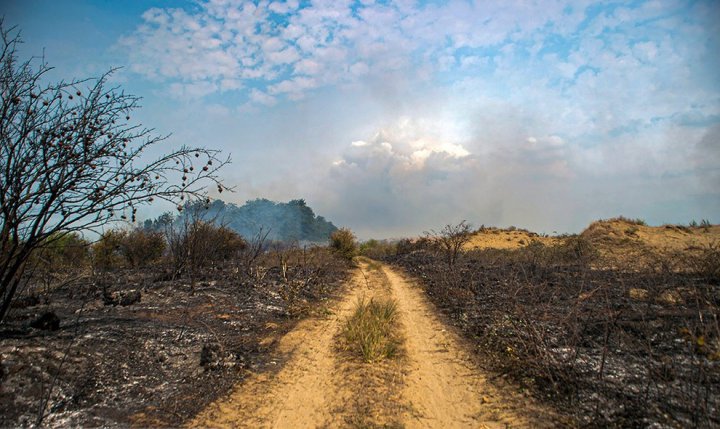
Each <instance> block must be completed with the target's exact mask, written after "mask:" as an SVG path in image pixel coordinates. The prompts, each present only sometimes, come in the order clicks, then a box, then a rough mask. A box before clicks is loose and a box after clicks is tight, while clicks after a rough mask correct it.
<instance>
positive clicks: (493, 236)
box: [465, 227, 562, 250]
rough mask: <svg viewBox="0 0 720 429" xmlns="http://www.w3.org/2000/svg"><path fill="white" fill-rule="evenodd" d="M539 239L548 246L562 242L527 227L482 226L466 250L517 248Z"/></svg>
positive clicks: (466, 246)
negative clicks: (502, 227)
mask: <svg viewBox="0 0 720 429" xmlns="http://www.w3.org/2000/svg"><path fill="white" fill-rule="evenodd" d="M533 241H539V242H541V243H543V244H545V245H546V246H551V245H555V244H558V243H560V242H561V241H562V240H561V239H559V238H557V237H548V236H542V235H539V234H537V233H535V232H531V231H528V230H525V229H515V228H509V229H500V228H492V227H490V228H481V229H480V230H479V231H477V232H476V233H475V234H474V235H473V237H472V239H471V240H470V241H469V242H468V243H467V244H466V245H465V249H466V250H473V249H517V248H520V247H524V246H527V245H528V244H530V243H531V242H533Z"/></svg>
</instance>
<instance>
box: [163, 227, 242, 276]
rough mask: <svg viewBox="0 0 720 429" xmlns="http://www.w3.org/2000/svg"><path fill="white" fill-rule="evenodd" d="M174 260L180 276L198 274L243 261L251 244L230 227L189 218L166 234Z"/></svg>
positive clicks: (171, 256) (171, 257)
mask: <svg viewBox="0 0 720 429" xmlns="http://www.w3.org/2000/svg"><path fill="white" fill-rule="evenodd" d="M166 237H167V241H168V250H169V253H170V259H171V262H172V265H173V267H174V269H175V272H176V273H178V274H179V273H181V272H183V271H186V270H189V271H191V273H194V272H195V271H196V270H198V269H202V268H206V267H208V266H210V265H212V264H213V263H216V262H221V261H227V260H229V259H233V258H239V256H240V254H241V252H242V251H243V250H244V249H245V248H247V242H246V241H245V240H244V239H243V238H242V237H241V236H240V235H239V234H237V233H236V232H234V231H232V230H231V229H229V228H228V227H226V226H217V225H215V224H213V223H211V222H206V221H202V220H192V221H191V220H189V219H186V220H185V221H184V222H183V224H181V225H180V226H179V227H178V226H171V227H170V228H168V230H167V232H166Z"/></svg>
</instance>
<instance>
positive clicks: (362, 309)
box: [342, 298, 400, 363]
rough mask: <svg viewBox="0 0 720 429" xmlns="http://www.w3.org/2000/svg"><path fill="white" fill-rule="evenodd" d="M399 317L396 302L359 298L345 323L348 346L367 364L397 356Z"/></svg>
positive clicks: (346, 344)
mask: <svg viewBox="0 0 720 429" xmlns="http://www.w3.org/2000/svg"><path fill="white" fill-rule="evenodd" d="M397 317H398V310H397V303H396V302H395V301H394V300H391V299H388V300H375V299H370V300H369V301H366V300H365V298H362V299H360V300H359V301H358V302H357V304H356V306H355V310H354V311H353V314H352V316H350V317H349V318H348V320H347V322H346V323H345V328H344V330H343V333H342V337H343V338H344V340H345V347H346V348H347V349H348V350H350V351H351V352H352V353H353V354H355V355H357V356H358V357H361V358H362V360H363V361H364V362H367V363H371V362H376V361H380V360H383V359H388V358H392V357H394V356H396V355H397V354H398V350H399V346H400V339H399V333H398V332H397V330H398V325H397Z"/></svg>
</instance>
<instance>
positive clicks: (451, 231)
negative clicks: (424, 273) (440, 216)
mask: <svg viewBox="0 0 720 429" xmlns="http://www.w3.org/2000/svg"><path fill="white" fill-rule="evenodd" d="M425 236H426V237H427V238H428V239H429V240H430V241H431V242H432V243H433V244H435V246H437V247H438V248H439V249H440V250H442V251H443V253H445V258H446V261H447V264H448V266H449V267H452V266H453V265H455V261H457V258H458V255H459V254H460V251H461V250H462V247H463V246H464V245H465V244H466V243H467V242H469V241H470V238H472V234H471V232H470V224H468V223H467V222H466V221H462V222H460V223H459V224H457V225H451V224H448V225H445V227H444V228H443V229H441V230H440V232H435V231H434V230H431V231H430V232H426V233H425Z"/></svg>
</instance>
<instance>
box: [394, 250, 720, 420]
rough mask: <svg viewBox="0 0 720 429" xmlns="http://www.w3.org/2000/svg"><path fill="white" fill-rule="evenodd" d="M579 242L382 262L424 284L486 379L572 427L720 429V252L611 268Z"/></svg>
mask: <svg viewBox="0 0 720 429" xmlns="http://www.w3.org/2000/svg"><path fill="white" fill-rule="evenodd" d="M577 244H578V243H568V244H566V245H559V246H557V247H549V246H543V245H541V244H534V245H531V246H528V247H524V248H520V249H517V250H497V249H486V250H475V251H471V252H467V253H465V254H464V255H463V256H462V257H461V258H460V260H459V261H458V262H457V264H456V265H455V266H453V267H452V268H451V267H448V265H447V263H446V258H445V257H444V255H443V254H442V253H440V252H437V251H433V250H432V249H427V248H425V249H424V248H421V247H419V248H416V249H409V251H408V252H407V253H405V254H401V255H397V256H391V257H388V258H386V260H387V261H389V262H392V263H393V264H395V265H396V266H400V267H402V268H404V269H405V270H406V272H408V273H410V274H411V275H413V276H414V277H415V278H417V279H418V280H420V281H421V283H422V284H423V286H424V289H425V291H426V293H427V295H428V296H429V298H430V299H431V300H432V301H433V302H434V304H435V305H436V307H437V308H439V309H440V310H441V311H442V312H443V313H444V314H445V315H446V316H447V319H448V320H449V321H450V322H451V323H453V324H454V325H455V326H457V327H458V328H459V329H460V331H461V332H462V333H463V334H464V336H465V337H466V338H467V339H468V340H469V341H470V342H471V343H473V344H474V345H475V348H476V352H477V353H478V354H479V357H480V358H481V359H480V360H481V361H482V362H484V365H485V366H486V368H487V369H488V370H490V371H494V372H495V373H496V374H498V377H502V378H504V379H508V380H511V381H512V382H513V383H514V384H516V385H519V386H521V388H523V389H526V391H527V392H528V393H530V394H532V395H533V396H534V397H536V398H538V399H539V400H541V401H543V402H545V403H547V404H550V405H553V406H554V407H555V408H556V409H557V410H558V412H559V413H560V414H561V415H565V416H567V418H568V422H569V424H570V425H571V426H581V427H718V426H720V335H719V334H720V325H719V324H718V318H719V317H720V282H718V278H717V273H718V271H717V261H718V254H717V253H712V252H711V253H707V254H705V255H693V256H691V257H690V259H687V260H683V259H682V258H681V257H679V256H678V255H674V256H673V257H672V258H671V259H669V260H661V262H663V263H661V264H659V265H658V266H654V267H653V266H645V267H643V268H638V265H637V264H628V265H632V266H633V269H631V270H630V269H626V270H623V269H608V268H603V266H606V265H607V264H603V263H602V261H599V260H597V259H595V258H593V257H590V255H591V254H592V253H593V252H590V251H589V250H591V249H590V248H589V247H586V246H589V244H588V243H582V245H583V246H581V247H582V250H583V251H580V252H578V251H577V250H578V249H579V247H578V246H577ZM710 250H712V249H710ZM703 257H705V258H707V259H701V260H698V258H703ZM628 262H632V261H628ZM708 263H710V264H711V265H712V267H714V268H713V269H712V270H710V271H708V270H705V269H704V268H703V269H697V267H707V266H708ZM682 266H684V267H685V268H686V269H680V268H682Z"/></svg>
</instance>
